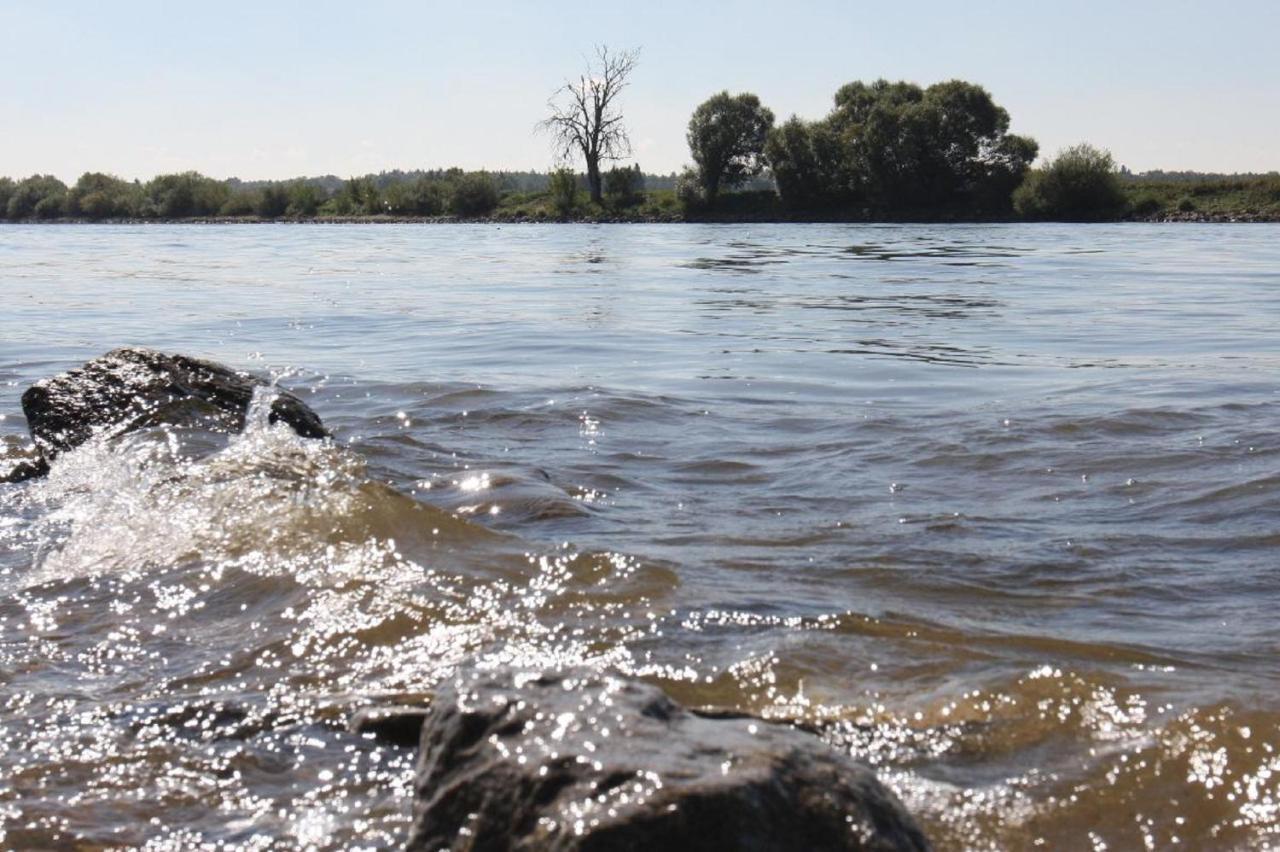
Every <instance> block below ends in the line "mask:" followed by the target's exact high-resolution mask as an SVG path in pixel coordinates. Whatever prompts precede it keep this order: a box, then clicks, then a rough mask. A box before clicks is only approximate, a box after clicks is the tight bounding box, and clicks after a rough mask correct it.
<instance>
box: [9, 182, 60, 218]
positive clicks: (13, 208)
mask: <svg viewBox="0 0 1280 852" xmlns="http://www.w3.org/2000/svg"><path fill="white" fill-rule="evenodd" d="M66 200H67V185H66V184H65V183H63V182H62V181H60V180H58V179H57V178H56V177H54V176H53V175H32V176H31V177H29V178H27V179H26V180H23V181H21V182H19V183H18V184H17V185H15V186H14V188H13V192H12V194H10V196H9V203H8V204H7V205H6V207H5V213H6V215H8V217H9V218H10V219H14V220H18V219H31V218H33V217H34V218H39V219H54V218H57V217H58V216H61V215H62V214H63V212H64V211H65V209H66Z"/></svg>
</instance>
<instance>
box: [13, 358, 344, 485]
mask: <svg viewBox="0 0 1280 852" xmlns="http://www.w3.org/2000/svg"><path fill="white" fill-rule="evenodd" d="M266 386H267V383H266V382H265V381H263V380H262V379H260V378H257V377H256V376H251V375H249V374H248V373H240V372H236V371H234V370H231V369H229V368H227V367H224V366H223V365H221V364H216V363H214V362H212V361H202V360H199V359H197V358H188V357H187V356H185V355H167V354H165V353H163V352H155V351H153V350H150V349H139V348H127V349H116V350H113V351H111V352H108V353H107V354H106V355H103V356H102V357H101V358H95V359H93V360H92V361H89V362H88V363H86V364H85V365H84V366H82V367H79V368H77V369H74V370H68V371H67V372H65V373H60V374H59V375H56V376H54V377H52V378H49V379H42V380H41V381H39V382H36V383H35V384H34V385H32V386H31V387H30V388H28V389H27V392H26V393H24V394H23V395H22V412H23V414H25V415H26V418H27V425H28V427H29V428H30V430H31V438H32V440H34V441H35V444H36V447H37V449H39V451H40V452H41V453H42V454H43V456H44V458H45V459H46V460H51V459H53V458H54V457H56V456H57V455H58V454H59V453H63V452H66V451H67V450H71V449H74V448H76V447H78V446H80V445H81V444H83V443H84V442H85V441H87V440H89V438H90V437H91V436H93V435H94V434H97V433H99V432H103V431H116V432H123V431H128V430H129V429H136V428H142V427H144V426H152V425H156V424H158V423H196V422H198V423H201V424H202V425H206V426H209V427H210V428H216V429H224V430H227V431H239V430H240V429H243V428H244V422H245V415H246V413H247V412H248V410H249V404H250V402H251V401H252V400H253V394H254V390H255V389H256V388H260V387H266ZM270 419H271V422H273V423H275V422H283V423H286V424H288V425H289V426H291V427H293V430H294V431H295V432H297V433H298V434H299V435H301V436H303V437H305V438H321V437H324V436H325V435H327V434H328V433H327V432H326V431H325V428H324V424H323V423H321V422H320V418H319V417H318V416H316V413H315V412H314V411H312V410H311V409H310V408H308V407H307V405H306V404H305V403H304V402H302V400H300V399H298V398H297V397H296V396H294V395H293V394H291V393H288V392H285V391H279V392H278V395H277V396H276V398H275V400H274V401H273V402H272V404H271V414H270Z"/></svg>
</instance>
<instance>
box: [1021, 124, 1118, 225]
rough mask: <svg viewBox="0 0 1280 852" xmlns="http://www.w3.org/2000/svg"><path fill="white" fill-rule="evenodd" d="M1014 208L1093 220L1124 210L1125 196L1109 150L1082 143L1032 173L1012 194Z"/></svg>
mask: <svg viewBox="0 0 1280 852" xmlns="http://www.w3.org/2000/svg"><path fill="white" fill-rule="evenodd" d="M1013 203H1014V208H1015V209H1016V210H1017V211H1018V213H1020V214H1021V215H1023V216H1026V217H1028V218H1032V219H1063V220H1070V221H1094V220H1100V219H1114V218H1116V217H1118V216H1120V215H1121V214H1123V213H1124V210H1125V196H1124V190H1123V188H1122V187H1121V185H1120V176H1119V172H1118V171H1117V170H1116V165H1115V161H1114V160H1113V159H1112V157H1111V153H1110V152H1109V151H1102V150H1099V149H1098V148H1095V147H1093V146H1092V145H1089V144H1087V143H1082V144H1080V145H1076V146H1074V147H1071V148H1067V149H1066V150H1064V151H1061V152H1059V153H1058V155H1057V156H1056V157H1054V159H1053V161H1052V162H1050V163H1049V165H1047V166H1046V167H1044V168H1042V169H1036V170H1034V171H1032V172H1030V173H1029V174H1028V175H1027V177H1026V180H1024V181H1023V183H1022V185H1021V186H1019V187H1018V191H1017V192H1015V193H1014V196H1013Z"/></svg>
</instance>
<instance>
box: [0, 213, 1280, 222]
mask: <svg viewBox="0 0 1280 852" xmlns="http://www.w3.org/2000/svg"><path fill="white" fill-rule="evenodd" d="M1036 221H1038V222H1041V223H1050V222H1057V223H1060V224H1084V223H1076V222H1072V220H1028V219H1022V218H1018V217H1015V216H990V217H975V216H973V215H971V214H970V215H955V216H949V215H946V214H945V213H935V214H927V213H922V214H920V215H891V216H873V215H851V214H848V213H840V214H830V215H826V214H821V213H800V212H797V213H795V214H783V215H778V214H776V213H768V214H753V213H715V212H707V213H687V214H686V213H677V212H672V213H667V214H659V215H652V214H638V215H626V214H621V215H582V216H569V217H552V216H537V215H535V216H522V215H518V214H511V213H506V212H501V213H497V214H494V215H490V216H450V215H444V216H405V215H400V214H386V215H359V216H302V217H292V216H281V217H278V218H266V217H261V216H189V217H175V218H146V219H142V218H120V219H86V218H59V219H28V220H23V221H19V222H6V221H4V220H3V219H0V225H805V224H808V225H840V224H849V225H878V224H879V225H894V224H919V225H1001V224H1029V223H1031V222H1036ZM1120 222H1130V223H1134V222H1138V223H1148V224H1169V223H1191V224H1260V223H1268V224H1274V223H1277V222H1280V214H1275V213H1258V212H1253V211H1240V212H1232V213H1223V212H1212V213H1209V212H1201V211H1191V212H1175V213H1160V214H1156V215H1151V216H1136V215H1130V216H1125V217H1123V218H1120V219H1112V220H1103V221H1102V222H1097V221H1093V222H1090V223H1088V224H1107V223H1110V224H1115V223H1120Z"/></svg>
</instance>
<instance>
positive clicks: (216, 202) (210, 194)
mask: <svg viewBox="0 0 1280 852" xmlns="http://www.w3.org/2000/svg"><path fill="white" fill-rule="evenodd" d="M230 197H231V189H230V188H229V187H228V186H227V185H226V184H225V183H223V182H222V181H218V180H214V179H213V178H209V177H205V176H204V175H202V174H200V173H199V172H182V173H181V174H172V175H159V176H158V177H155V178H152V179H151V181H150V182H149V183H147V185H146V190H145V199H144V203H145V204H146V206H147V209H146V210H145V211H144V212H145V213H147V214H149V215H154V216H159V217H161V218H164V219H182V218H186V217H189V216H214V215H216V214H217V213H218V212H219V211H220V210H221V209H222V205H224V204H226V203H227V200H228V198H230Z"/></svg>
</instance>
